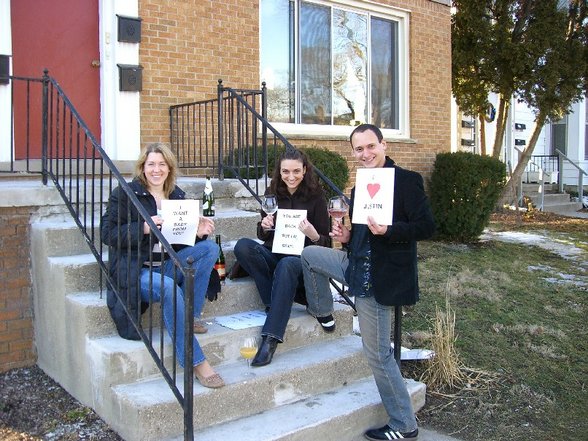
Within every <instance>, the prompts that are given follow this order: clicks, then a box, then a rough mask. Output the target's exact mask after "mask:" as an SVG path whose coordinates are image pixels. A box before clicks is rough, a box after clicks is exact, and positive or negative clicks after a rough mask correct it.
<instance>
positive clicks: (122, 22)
mask: <svg viewBox="0 0 588 441" xmlns="http://www.w3.org/2000/svg"><path fill="white" fill-rule="evenodd" d="M116 16H117V17H118V41H124V42H126V43H140V42H141V19H140V18H136V17H125V16H124V15H118V14H117V15H116Z"/></svg>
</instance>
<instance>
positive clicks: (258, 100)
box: [169, 80, 347, 201]
mask: <svg viewBox="0 0 588 441" xmlns="http://www.w3.org/2000/svg"><path fill="white" fill-rule="evenodd" d="M266 97H267V93H266V87H265V83H264V84H262V88H261V89H260V90H251V89H233V88H230V87H224V86H223V84H222V80H219V81H218V84H217V98H216V99H210V100H205V101H197V102H190V103H185V104H178V105H175V106H171V107H170V110H169V117H170V143H171V145H172V148H173V150H174V152H175V153H176V155H177V157H178V158H179V159H180V161H179V166H180V168H183V169H185V170H186V169H187V170H190V169H200V170H201V173H202V170H206V172H207V173H210V174H211V175H213V176H217V177H218V178H219V179H224V178H225V177H230V178H236V179H238V180H239V181H240V182H241V183H242V184H243V185H244V186H245V187H246V188H247V189H248V190H249V192H250V193H251V195H252V196H253V197H255V198H256V199H257V200H258V201H261V196H262V195H263V192H264V191H265V189H266V188H267V185H268V181H269V179H270V176H269V175H270V170H272V169H273V164H269V163H268V158H274V159H275V158H276V157H277V155H276V153H277V152H278V151H282V150H284V149H288V150H296V147H294V146H293V145H292V144H291V143H290V142H289V141H288V140H287V139H286V138H285V137H284V136H282V134H281V133H280V132H278V131H277V130H276V129H275V128H274V127H273V126H272V125H271V124H270V123H269V122H268V120H267V98H266ZM315 171H316V173H317V175H318V176H319V179H321V180H322V181H323V182H324V183H325V185H326V186H328V187H329V188H330V189H331V190H332V191H333V193H334V194H338V195H340V196H343V197H345V198H346V196H345V195H344V194H343V192H342V191H341V189H339V188H338V187H337V186H336V185H335V184H334V183H333V182H332V181H331V180H330V179H329V178H328V177H327V176H326V175H325V174H324V173H323V172H322V171H320V170H319V169H317V168H315ZM189 173H190V172H189V171H188V174H189ZM346 199H347V198H346Z"/></svg>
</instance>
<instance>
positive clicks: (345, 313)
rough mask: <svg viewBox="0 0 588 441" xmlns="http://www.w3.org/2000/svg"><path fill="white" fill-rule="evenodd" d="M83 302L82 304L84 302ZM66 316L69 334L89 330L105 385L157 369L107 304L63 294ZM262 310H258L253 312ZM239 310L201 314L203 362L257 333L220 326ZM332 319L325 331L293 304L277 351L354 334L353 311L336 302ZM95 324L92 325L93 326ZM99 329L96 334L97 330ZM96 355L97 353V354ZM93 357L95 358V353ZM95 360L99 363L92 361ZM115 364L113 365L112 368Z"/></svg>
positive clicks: (224, 358)
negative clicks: (122, 333) (123, 334)
mask: <svg viewBox="0 0 588 441" xmlns="http://www.w3.org/2000/svg"><path fill="white" fill-rule="evenodd" d="M83 305H86V306H83ZM66 311H67V313H68V316H69V317H71V319H70V323H69V327H68V330H69V332H71V333H75V332H76V331H78V332H83V331H84V330H85V329H93V331H92V332H93V334H90V333H89V334H88V335H87V336H86V339H87V341H86V342H85V343H84V344H86V345H89V347H90V349H89V350H88V352H89V354H92V359H93V360H92V365H93V366H94V367H95V368H96V369H97V370H98V371H100V372H102V371H111V372H112V373H111V374H110V376H109V383H110V384H119V383H124V382H127V381H131V379H133V378H141V377H144V376H146V375H151V374H153V373H155V372H156V367H155V365H152V366H149V367H148V365H149V363H147V362H146V361H145V360H149V359H150V356H149V354H148V353H147V350H146V349H145V346H144V344H143V343H142V342H140V341H132V340H124V339H122V338H120V337H119V336H118V335H117V334H116V330H115V327H114V324H113V323H112V320H111V318H110V315H109V314H108V310H107V308H105V307H104V304H102V305H100V304H99V301H97V300H96V298H94V297H91V296H89V294H87V293H80V294H78V295H72V296H68V302H67V306H66ZM256 312H257V313H258V314H261V311H260V310H257V311H256ZM147 315H148V312H146V313H145V314H144V316H143V326H144V330H145V332H146V333H148V329H149V323H148V319H147V317H146V316H147ZM241 316H242V313H241V314H234V315H227V316H217V317H209V318H208V319H206V320H205V321H206V325H207V327H208V332H207V333H206V334H199V335H197V338H198V342H199V343H200V346H201V347H202V349H203V350H204V353H205V354H206V356H207V359H208V361H209V362H210V363H211V364H212V365H219V364H222V363H227V362H233V361H235V360H236V359H237V358H239V357H240V355H239V344H240V341H241V340H242V339H243V338H245V337H248V336H259V334H260V332H261V326H253V327H247V328H245V329H238V330H235V329H230V328H227V327H225V326H222V325H221V324H219V323H221V322H220V320H221V319H222V318H226V317H235V318H237V317H241ZM160 317H161V313H160V312H159V311H156V312H155V313H154V314H153V322H152V327H153V334H152V335H153V344H152V346H153V348H154V350H155V351H156V352H159V347H160V342H161V340H160V335H161V333H160V328H161V322H160ZM334 317H335V320H336V321H337V329H336V331H335V332H333V333H324V332H323V331H322V329H321V327H320V325H319V324H318V322H317V321H316V320H315V319H314V318H313V317H312V316H310V315H309V314H308V313H307V312H306V309H305V307H303V306H302V305H297V304H296V305H294V306H293V308H292V315H291V316H290V320H289V322H288V327H287V328H286V334H285V336H284V343H282V344H280V345H279V347H278V351H277V352H276V356H278V354H279V353H281V352H282V351H287V350H289V349H292V348H297V347H301V346H304V345H308V344H312V343H316V342H320V341H324V340H331V339H335V338H339V337H342V336H345V335H350V334H352V333H353V310H352V309H351V308H350V307H348V306H346V305H341V304H335V313H334ZM94 323H96V325H94ZM98 328H101V329H102V331H101V333H100V334H99V333H98V331H96V329H98ZM163 338H164V340H163V352H164V353H165V354H169V355H171V353H172V346H171V339H170V338H169V336H168V333H167V331H164V332H163ZM98 354H100V355H99V356H98ZM97 356H98V358H96V357H97ZM98 362H100V365H98V364H97V363H98ZM113 365H114V367H113Z"/></svg>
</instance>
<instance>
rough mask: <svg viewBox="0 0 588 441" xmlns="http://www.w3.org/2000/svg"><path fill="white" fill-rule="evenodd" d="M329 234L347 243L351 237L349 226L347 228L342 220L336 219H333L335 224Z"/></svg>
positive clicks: (338, 240)
mask: <svg viewBox="0 0 588 441" xmlns="http://www.w3.org/2000/svg"><path fill="white" fill-rule="evenodd" d="M329 236H331V237H332V238H333V239H335V240H336V241H337V242H341V243H347V242H349V238H350V237H351V232H350V231H349V228H347V227H346V226H345V225H343V224H342V223H341V222H339V221H337V220H335V221H333V226H332V227H331V232H330V233H329Z"/></svg>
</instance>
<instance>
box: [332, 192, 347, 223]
mask: <svg viewBox="0 0 588 441" xmlns="http://www.w3.org/2000/svg"><path fill="white" fill-rule="evenodd" d="M348 209H349V206H348V205H347V202H346V201H345V198H344V197H342V196H335V197H332V198H331V199H329V214H330V215H331V217H332V218H333V219H335V220H336V221H337V222H339V223H341V221H342V220H343V217H344V216H345V215H346V214H347V210H348Z"/></svg>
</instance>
